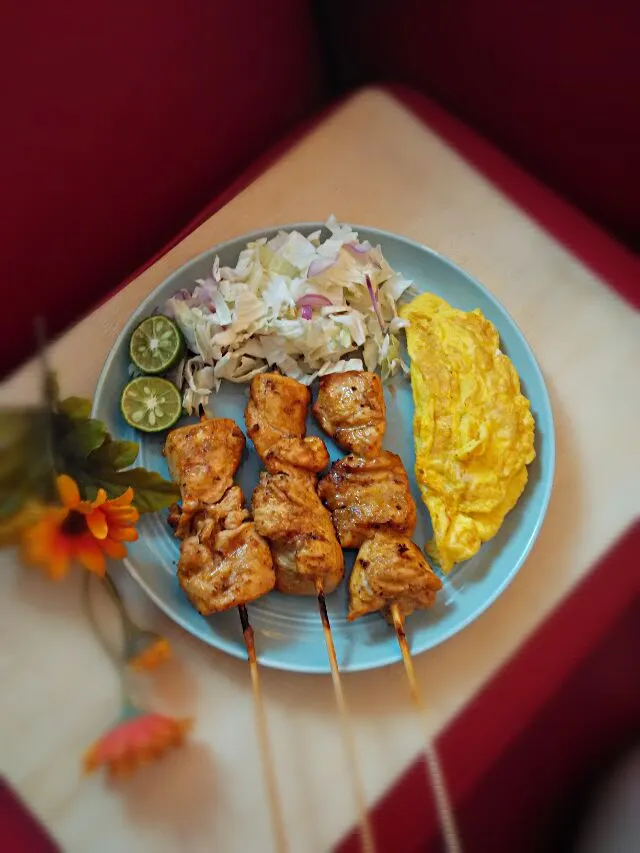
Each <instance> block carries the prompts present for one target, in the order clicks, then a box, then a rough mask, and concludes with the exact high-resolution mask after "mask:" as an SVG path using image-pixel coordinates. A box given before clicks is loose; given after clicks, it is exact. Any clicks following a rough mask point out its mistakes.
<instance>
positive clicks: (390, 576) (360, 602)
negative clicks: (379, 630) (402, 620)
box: [348, 531, 442, 622]
mask: <svg viewBox="0 0 640 853" xmlns="http://www.w3.org/2000/svg"><path fill="white" fill-rule="evenodd" d="M441 588H442V583H441V581H440V579H439V578H438V576H437V575H436V574H434V572H433V571H432V569H431V566H430V565H429V563H428V562H427V561H426V559H425V557H424V555H423V553H422V551H421V550H420V549H419V548H418V546H417V545H415V544H414V543H413V542H412V541H411V540H410V539H408V538H407V537H406V536H402V535H401V534H399V533H393V532H389V531H379V532H377V533H376V534H374V536H373V537H372V538H371V539H367V540H366V541H365V542H364V543H363V545H362V547H361V548H360V551H359V552H358V556H357V558H356V562H355V564H354V566H353V571H352V572H351V578H350V580H349V614H348V619H349V621H350V622H352V621H353V620H354V619H359V618H360V617H361V616H365V615H366V614H367V613H374V612H375V611H376V610H381V611H382V613H383V615H384V616H385V617H386V618H389V610H390V607H391V605H392V604H397V605H398V608H399V610H400V613H401V614H402V616H408V615H409V614H410V613H413V611H414V610H418V609H420V608H428V607H431V606H432V605H433V604H434V602H435V600H436V593H437V592H438V590H439V589H441Z"/></svg>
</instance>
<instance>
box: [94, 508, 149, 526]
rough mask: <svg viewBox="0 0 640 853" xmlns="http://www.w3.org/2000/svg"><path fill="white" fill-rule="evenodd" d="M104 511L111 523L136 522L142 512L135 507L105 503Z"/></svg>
mask: <svg viewBox="0 0 640 853" xmlns="http://www.w3.org/2000/svg"><path fill="white" fill-rule="evenodd" d="M101 509H102V512H104V514H105V515H106V516H107V518H108V519H109V524H135V522H136V521H137V520H138V519H139V518H140V513H139V512H138V510H137V509H136V508H135V507H115V508H114V507H110V506H107V505H106V504H105V506H103V507H102V508H101Z"/></svg>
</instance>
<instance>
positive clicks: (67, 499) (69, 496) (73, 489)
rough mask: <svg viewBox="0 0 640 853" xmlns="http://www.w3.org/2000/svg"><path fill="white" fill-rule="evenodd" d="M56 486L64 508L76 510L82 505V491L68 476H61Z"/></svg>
mask: <svg viewBox="0 0 640 853" xmlns="http://www.w3.org/2000/svg"><path fill="white" fill-rule="evenodd" d="M56 486H57V488H58V495H59V496H60V501H61V502H62V503H63V504H64V506H66V507H67V509H75V508H76V507H77V506H78V504H79V503H80V490H79V489H78V485H77V483H76V481H75V480H74V479H72V478H71V477H69V476H68V474H60V476H59V477H58V478H57V479H56Z"/></svg>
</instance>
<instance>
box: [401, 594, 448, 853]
mask: <svg viewBox="0 0 640 853" xmlns="http://www.w3.org/2000/svg"><path fill="white" fill-rule="evenodd" d="M391 618H392V619H393V627H394V628H395V630H396V637H397V638H398V645H399V646H400V651H401V652H402V660H403V662H404V668H405V672H406V674H407V680H408V682H409V689H410V690H411V697H412V699H413V702H414V705H415V706H416V710H417V712H418V716H419V717H420V720H421V722H422V724H423V726H424V736H425V748H424V754H425V758H426V762H427V771H428V774H429V780H430V782H431V789H432V791H433V794H434V798H435V802H436V809H437V812H438V820H439V821H440V828H441V830H442V837H443V838H444V842H445V845H446V849H447V851H448V853H462V845H461V843H460V836H459V834H458V829H457V826H456V821H455V816H454V813H453V807H452V805H451V800H450V798H449V794H448V792H447V786H446V782H445V779H444V774H443V772H442V768H441V766H440V760H439V758H438V754H437V752H436V749H435V746H434V743H433V739H432V737H431V734H430V732H429V728H428V726H427V713H426V712H427V708H426V704H425V701H424V698H423V696H422V691H421V690H420V687H419V686H418V680H417V678H416V671H415V669H414V667H413V659H412V657H411V651H410V650H409V643H408V642H407V635H406V634H405V632H404V620H403V618H402V613H401V612H400V608H399V607H398V605H397V604H395V603H394V604H392V605H391Z"/></svg>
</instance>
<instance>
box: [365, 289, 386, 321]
mask: <svg viewBox="0 0 640 853" xmlns="http://www.w3.org/2000/svg"><path fill="white" fill-rule="evenodd" d="M365 280H366V282H367V290H368V291H369V297H370V299H371V304H372V305H373V310H374V311H375V312H376V317H377V318H378V323H380V330H381V331H382V333H383V334H384V331H385V328H386V324H385V322H384V319H383V317H382V313H381V311H380V300H379V299H378V294H377V293H376V291H375V290H374V289H373V284H372V283H371V277H370V276H368V275H367V276H365Z"/></svg>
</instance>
